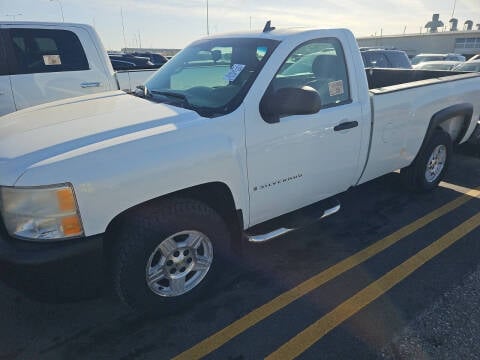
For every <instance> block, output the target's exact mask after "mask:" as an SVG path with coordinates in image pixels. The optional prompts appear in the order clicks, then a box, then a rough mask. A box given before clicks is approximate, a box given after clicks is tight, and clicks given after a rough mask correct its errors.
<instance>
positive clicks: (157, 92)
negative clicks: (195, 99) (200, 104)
mask: <svg viewBox="0 0 480 360" xmlns="http://www.w3.org/2000/svg"><path fill="white" fill-rule="evenodd" d="M148 92H149V93H150V94H153V95H161V96H165V97H172V98H176V99H179V100H181V101H182V102H183V103H184V104H185V106H183V107H184V108H188V109H193V108H194V107H193V106H192V104H190V102H189V101H188V99H187V97H186V96H185V95H184V94H181V93H177V92H173V91H165V90H163V91H162V90H150V89H149V90H148ZM172 105H173V104H172Z"/></svg>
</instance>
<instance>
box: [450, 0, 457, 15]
mask: <svg viewBox="0 0 480 360" xmlns="http://www.w3.org/2000/svg"><path fill="white" fill-rule="evenodd" d="M456 6H457V0H454V2H453V10H452V16H450V19H452V18H453V15H454V14H455V7H456Z"/></svg>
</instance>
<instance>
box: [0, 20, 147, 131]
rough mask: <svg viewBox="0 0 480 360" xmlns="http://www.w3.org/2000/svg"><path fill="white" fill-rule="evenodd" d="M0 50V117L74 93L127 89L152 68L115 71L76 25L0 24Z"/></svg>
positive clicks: (96, 41) (88, 31)
mask: <svg viewBox="0 0 480 360" xmlns="http://www.w3.org/2000/svg"><path fill="white" fill-rule="evenodd" d="M0 54H2V56H0V116H2V115H5V114H8V113H10V112H12V111H16V110H20V109H24V108H27V107H30V106H34V105H38V104H42V103H46V102H50V101H54V100H60V99H65V98H69V97H74V96H79V95H88V94H93V93H98V92H104V91H111V90H118V89H121V90H126V91H133V90H134V89H135V88H136V87H137V85H141V84H143V82H144V81H145V80H146V79H148V78H149V77H150V75H151V74H153V73H154V72H155V69H152V70H145V71H135V73H130V72H129V71H123V72H115V71H114V69H113V68H112V64H111V63H110V60H109V58H108V56H107V52H106V51H105V49H104V47H103V44H102V42H101V40H100V38H99V37H98V35H97V33H96V32H95V30H94V29H93V28H92V27H91V26H89V25H82V24H67V23H40V22H19V21H15V22H0ZM147 61H148V59H147ZM124 65H126V64H124ZM124 68H125V69H126V68H128V66H125V67H124ZM0 123H1V120H0Z"/></svg>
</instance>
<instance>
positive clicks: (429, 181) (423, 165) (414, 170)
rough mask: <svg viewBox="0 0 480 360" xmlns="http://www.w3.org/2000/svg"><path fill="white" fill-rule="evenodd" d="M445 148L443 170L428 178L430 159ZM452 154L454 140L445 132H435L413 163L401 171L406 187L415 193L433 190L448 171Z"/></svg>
mask: <svg viewBox="0 0 480 360" xmlns="http://www.w3.org/2000/svg"><path fill="white" fill-rule="evenodd" d="M439 146H440V147H443V149H444V150H445V152H446V154H445V155H446V158H445V161H444V162H443V168H441V171H439V172H438V174H436V175H435V176H434V175H431V178H427V168H428V166H429V165H430V163H429V161H430V157H431V156H432V154H433V152H434V151H435V150H436V149H438V147H439ZM451 154H452V140H451V139H450V135H448V134H447V133H446V132H445V131H443V130H440V129H438V130H435V132H434V133H433V135H432V136H431V138H430V139H429V140H428V143H427V144H426V146H425V147H424V148H423V149H422V150H420V153H419V154H418V155H417V157H416V158H415V160H414V161H413V163H412V164H411V165H410V166H408V167H406V168H403V169H402V170H401V171H400V174H401V176H402V180H403V182H404V184H405V186H406V187H407V188H408V189H410V190H413V191H417V192H426V191H430V190H433V189H434V188H436V187H437V186H438V184H439V183H440V181H442V179H443V177H444V176H445V173H446V171H447V169H448V165H449V162H450V157H451Z"/></svg>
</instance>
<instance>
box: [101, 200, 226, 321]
mask: <svg viewBox="0 0 480 360" xmlns="http://www.w3.org/2000/svg"><path fill="white" fill-rule="evenodd" d="M188 231H197V232H199V233H201V234H204V235H206V237H207V238H208V239H209V241H210V242H211V245H212V248H213V254H214V255H213V256H212V258H213V261H212V262H211V264H210V267H209V269H208V270H206V271H207V272H206V275H204V277H202V278H201V279H200V280H199V281H200V282H199V283H198V284H197V285H195V286H194V287H193V288H192V289H190V290H188V291H187V292H186V293H183V294H180V295H178V296H165V295H158V294H157V293H155V292H154V291H153V290H152V289H151V287H150V286H149V285H148V284H147V268H148V266H147V264H150V263H151V262H153V261H154V260H152V257H153V258H154V255H153V254H154V253H155V251H157V252H158V251H160V250H158V246H159V245H160V243H162V241H164V240H165V239H168V238H169V237H171V236H172V235H174V234H178V233H182V232H188ZM117 234H118V235H117V240H116V242H115V244H114V245H113V248H112V252H111V256H112V258H111V262H110V263H111V276H112V280H113V286H114V290H115V292H116V294H117V295H118V297H119V298H120V299H121V300H122V301H123V302H124V303H125V304H126V305H128V306H130V307H131V308H132V309H134V310H136V311H137V312H142V313H143V312H155V313H162V314H165V313H173V312H177V311H179V310H181V309H183V308H185V307H186V306H188V305H191V304H192V303H193V302H194V301H195V300H197V299H199V298H201V297H202V296H203V295H204V294H205V293H207V292H208V291H212V288H213V285H216V283H217V282H218V280H219V279H220V275H221V273H222V269H225V264H226V261H227V259H228V255H229V254H230V247H231V243H230V242H231V235H230V233H229V231H228V229H227V226H226V225H225V222H224V221H223V219H222V218H221V217H220V216H219V215H218V214H217V213H216V212H215V211H214V210H213V209H211V208H210V207H209V206H207V205H206V204H204V203H202V202H200V201H197V200H192V199H178V198H177V199H167V200H163V201H161V202H158V203H155V204H147V205H145V206H142V207H140V208H139V209H136V210H135V211H134V212H133V213H131V214H128V215H127V216H126V218H125V220H124V222H123V224H122V226H121V229H120V231H118V232H117ZM179 236H184V235H179ZM173 239H174V240H175V241H177V239H176V238H175V237H174V238H173ZM202 246H203V245H202ZM192 249H193V248H192ZM180 251H182V250H180ZM193 251H195V250H193ZM204 251H205V250H204ZM176 252H177V251H176ZM160 254H161V255H160V256H163V255H162V252H161V251H160ZM155 256H156V255H155ZM172 256H173V255H172ZM182 256H183V255H182ZM187 260H188V259H187ZM190 261H191V259H190ZM194 262H195V260H194ZM166 264H167V262H164V265H163V266H161V267H162V268H164V267H166ZM173 266H175V264H174V265H173ZM180 266H183V265H180ZM182 269H184V267H183V268H182ZM174 270H175V269H174ZM191 272H192V273H193V274H196V272H195V271H193V270H192V271H191ZM179 273H180V271H179ZM183 273H186V272H185V270H183ZM168 276H170V275H168ZM194 276H195V275H194ZM185 278H186V279H187V278H188V275H186V276H185ZM192 278H193V276H192V277H191V278H190V280H191V279H192ZM190 280H187V281H190ZM162 281H167V280H162ZM170 281H171V280H170ZM167 282H168V281H167ZM169 286H170V287H171V288H173V286H172V285H171V283H170V285H169ZM167 288H168V287H167ZM162 291H163V290H162ZM164 291H167V292H168V290H164Z"/></svg>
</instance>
